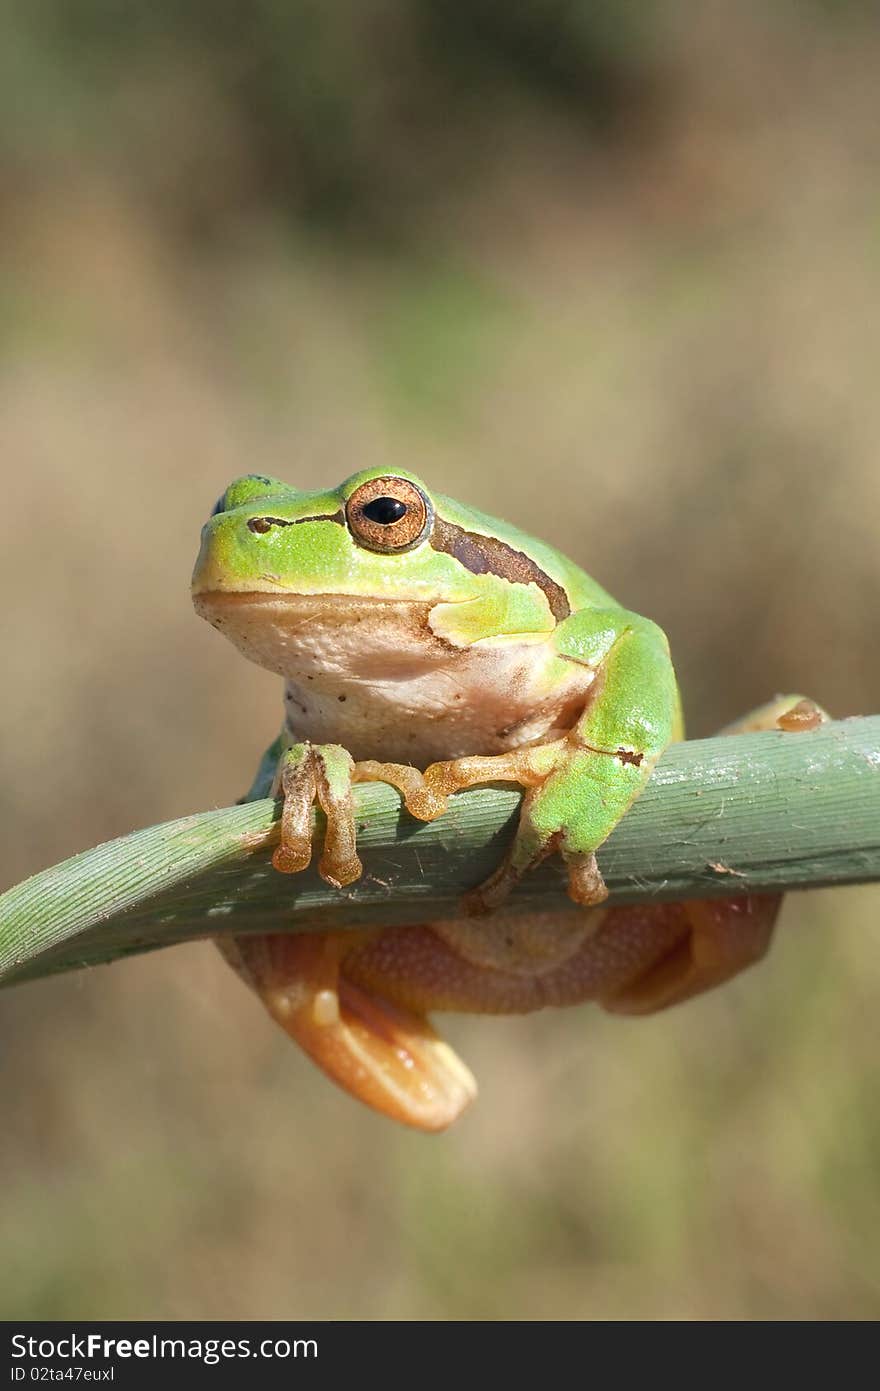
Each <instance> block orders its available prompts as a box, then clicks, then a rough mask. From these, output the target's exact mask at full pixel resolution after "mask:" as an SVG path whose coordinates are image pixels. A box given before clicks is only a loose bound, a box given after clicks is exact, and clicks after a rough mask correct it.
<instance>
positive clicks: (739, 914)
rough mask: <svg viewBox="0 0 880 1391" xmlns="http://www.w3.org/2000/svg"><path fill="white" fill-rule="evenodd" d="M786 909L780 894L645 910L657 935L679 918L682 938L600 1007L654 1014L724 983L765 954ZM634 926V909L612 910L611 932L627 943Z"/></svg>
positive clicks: (604, 999)
mask: <svg viewBox="0 0 880 1391" xmlns="http://www.w3.org/2000/svg"><path fill="white" fill-rule="evenodd" d="M781 906H782V896H781V895H779V894H775V895H772V896H771V895H766V896H765V895H762V896H760V897H759V896H757V895H751V896H743V897H742V898H733V899H731V898H727V899H713V900H700V901H696V900H695V901H692V902H689V903H677V904H669V905H659V906H658V907H656V908H650V909H644V910H643V914H644V915H647V914H648V913H650V914H652V915H653V922H652V923H651V930H652V931H653V932H660V931H663V932H668V930H669V928H670V926H671V925H672V922H673V920H674V919H677V920H678V923H679V924H680V931H679V934H678V936H677V939H676V940H674V941H673V943H672V945H671V946H670V947H669V948H668V950H667V951H666V952H665V954H664V955H662V956H660V957H659V959H657V960H654V961H651V962H650V964H649V965H648V966H647V967H646V968H644V969H642V970H641V971H639V972H638V973H637V974H635V975H633V977H632V978H631V979H629V980H627V981H623V982H621V983H619V984H617V985H615V986H614V987H612V989H611V990H610V991H609V992H608V993H607V994H604V995H601V996H600V997H599V1003H600V1004H601V1005H602V1006H603V1008H604V1009H607V1010H609V1011H610V1012H611V1013H612V1014H653V1013H654V1012H655V1011H656V1010H660V1009H666V1007H667V1006H668V1005H677V1004H679V1003H680V1002H682V1001H684V1000H689V999H690V998H691V997H692V996H694V995H701V994H702V993H703V991H705V990H712V989H714V987H715V986H716V985H722V984H723V983H724V982H725V981H726V980H730V979H731V977H732V976H735V975H738V974H739V972H740V971H744V970H745V969H746V967H747V966H751V965H753V964H754V963H755V962H756V961H760V959H761V957H762V956H764V955H765V954H766V952H767V950H768V948H769V946H770V940H771V938H772V936H773V928H774V927H775V925H776V919H777V917H778V915H779V909H780V907H781ZM639 926H641V924H640V925H639ZM632 927H633V916H632V910H630V909H626V908H614V909H611V910H609V912H608V916H607V919H606V931H608V932H611V933H614V934H615V936H616V937H617V938H618V939H623V940H625V939H626V937H627V934H628V933H629V931H630V930H631V928H632Z"/></svg>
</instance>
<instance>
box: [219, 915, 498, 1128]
mask: <svg viewBox="0 0 880 1391" xmlns="http://www.w3.org/2000/svg"><path fill="white" fill-rule="evenodd" d="M404 930H405V929H404ZM363 935H366V934H363ZM370 935H373V934H370ZM359 936H361V934H358V933H356V932H336V933H333V932H326V933H276V934H272V935H269V936H260V937H239V938H234V939H225V940H221V941H219V942H218V946H219V947H220V950H221V951H222V952H223V955H224V956H225V957H226V959H227V961H228V962H229V963H230V965H232V966H233V967H234V968H235V969H236V970H237V971H238V972H239V974H240V975H242V976H243V977H244V979H245V980H246V981H247V983H248V984H249V985H250V986H252V988H253V989H254V990H255V991H256V993H257V995H259V997H260V999H261V1000H262V1001H263V1004H264V1005H265V1006H266V1009H267V1010H268V1012H269V1014H270V1015H271V1016H272V1018H273V1019H274V1020H275V1021H276V1022H277V1023H278V1024H280V1025H281V1027H282V1029H284V1031H285V1032H286V1033H287V1034H289V1035H290V1037H291V1038H292V1039H294V1041H295V1042H296V1043H298V1044H299V1045H300V1047H301V1048H303V1049H304V1050H305V1052H306V1053H308V1055H309V1057H310V1058H312V1060H313V1061H314V1062H316V1063H317V1064H318V1066H319V1067H320V1068H322V1069H323V1071H324V1072H325V1073H326V1074H327V1075H328V1076H329V1077H330V1078H331V1079H332V1080H333V1081H334V1082H336V1083H337V1084H338V1085H339V1086H340V1087H343V1088H344V1089H345V1090H346V1091H347V1092H349V1093H350V1094H351V1095H352V1096H355V1097H357V1099H358V1100H359V1101H363V1102H364V1103H365V1104H366V1105H367V1106H371V1107H372V1108H373V1110H375V1111H379V1112H381V1113H382V1114H383V1115H386V1116H389V1117H391V1119H393V1120H397V1121H402V1122H403V1123H404V1124H405V1125H411V1126H414V1127H416V1128H417V1129H419V1130H443V1129H445V1128H446V1126H448V1125H450V1124H451V1123H452V1121H454V1120H455V1119H456V1118H457V1117H458V1116H459V1115H460V1114H461V1112H462V1111H463V1110H464V1109H465V1107H466V1106H468V1105H469V1103H470V1102H471V1101H473V1099H474V1097H475V1096H476V1093H477V1085H476V1082H475V1081H474V1078H473V1077H472V1075H471V1073H470V1072H469V1071H468V1069H467V1068H466V1067H465V1065H464V1063H463V1062H461V1060H460V1059H459V1058H458V1057H457V1056H456V1054H455V1053H454V1052H453V1051H452V1049H451V1048H450V1047H449V1045H448V1044H446V1043H444V1042H443V1040H442V1039H440V1038H438V1037H437V1035H436V1034H435V1033H434V1031H433V1029H432V1028H431V1026H430V1024H428V1022H427V1020H426V1019H425V1018H424V1016H423V1015H422V1014H420V1013H418V1012H416V1011H414V1010H411V1009H407V1008H404V1007H402V1006H400V1005H397V1004H393V1003H391V1002H390V1001H389V1000H386V999H385V998H383V997H382V996H381V995H380V994H378V993H374V992H373V991H367V990H365V989H364V988H363V987H361V986H360V985H358V984H356V983H355V982H354V981H351V980H349V979H347V978H346V976H345V973H344V970H343V969H342V967H343V962H344V958H345V955H346V953H347V952H349V951H350V950H351V949H352V947H353V946H354V945H355V944H356V943H357V941H358V939H359Z"/></svg>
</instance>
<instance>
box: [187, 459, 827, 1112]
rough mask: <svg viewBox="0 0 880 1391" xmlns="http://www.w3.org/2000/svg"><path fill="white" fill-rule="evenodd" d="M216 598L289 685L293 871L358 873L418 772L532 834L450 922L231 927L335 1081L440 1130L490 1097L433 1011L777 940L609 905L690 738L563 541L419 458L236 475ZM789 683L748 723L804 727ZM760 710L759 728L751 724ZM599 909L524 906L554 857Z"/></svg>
mask: <svg viewBox="0 0 880 1391" xmlns="http://www.w3.org/2000/svg"><path fill="white" fill-rule="evenodd" d="M192 591H193V600H194V603H195V607H196V609H197V611H198V612H199V613H200V614H201V615H202V616H203V617H204V618H206V619H208V621H209V622H211V623H212V624H213V625H214V626H215V627H216V628H218V629H219V630H220V632H222V633H223V634H224V635H225V636H226V637H228V638H229V639H230V640H231V641H232V642H233V643H234V644H235V645H236V647H238V649H239V650H240V651H241V652H242V653H244V655H245V656H246V657H248V658H250V660H251V661H253V662H256V663H258V664H259V665H260V666H262V667H266V668H268V669H269V670H270V671H274V672H277V673H278V675H280V676H282V677H283V678H284V706H285V719H284V725H283V729H282V733H281V736H280V739H279V740H277V741H276V743H275V745H273V746H272V748H271V749H270V751H269V754H268V755H267V757H266V758H265V759H264V764H263V767H264V769H265V768H266V767H268V768H269V769H270V776H271V779H272V781H271V786H267V785H266V784H265V781H264V782H263V783H262V785H261V784H260V779H259V777H258V781H257V783H255V785H254V788H252V789H251V793H250V794H249V795H250V796H254V795H263V796H265V795H267V794H268V793H269V792H270V791H271V792H272V793H273V794H274V795H280V796H281V797H283V812H282V818H281V830H280V843H279V845H278V847H277V849H276V850H275V853H274V858H273V863H274V865H275V867H276V869H278V870H279V871H282V872H284V873H295V872H296V871H298V870H301V869H303V868H304V867H305V866H306V865H308V863H309V861H310V859H311V854H312V845H311V840H312V808H313V805H314V804H315V803H317V804H318V805H319V806H320V808H321V809H322V811H323V812H324V814H325V817H326V832H325V838H324V844H323V853H322V855H321V859H320V865H319V868H320V873H321V874H322V875H323V877H324V879H325V880H327V882H328V883H330V884H332V885H334V886H337V887H341V886H343V885H346V884H350V883H352V882H353V881H355V880H356V879H357V878H358V877H359V876H360V874H361V872H362V867H361V862H360V859H359V858H358V854H357V847H356V843H355V841H356V832H355V821H354V813H353V799H352V785H353V784H354V783H358V782H370V781H381V782H386V783H390V784H392V785H393V786H394V787H396V788H397V789H399V791H400V794H401V796H402V797H403V799H404V802H405V805H406V808H407V810H408V811H409V812H410V813H411V814H412V815H413V816H415V817H418V818H420V819H421V820H425V821H429V820H432V819H433V818H434V817H437V816H440V815H442V813H443V810H444V808H445V806H446V803H447V798H448V797H449V796H450V795H451V794H452V793H454V792H456V791H457V790H458V789H460V788H465V787H471V786H473V785H474V784H479V783H489V782H499V781H504V782H512V783H515V784H519V785H521V786H522V787H523V788H524V789H525V792H524V798H523V803H522V811H521V816H520V821H519V828H518V830H517V832H516V835H515V837H514V840H513V843H512V845H511V847H510V849H509V851H508V853H507V854H506V855H505V857H504V859H503V861H502V863H501V864H500V865H499V866H498V868H497V870H496V871H495V873H494V874H493V875H492V876H491V877H490V879H489V880H488V881H487V882H486V883H484V884H482V885H481V886H480V887H478V888H477V889H475V890H474V891H473V892H472V893H471V894H470V895H469V897H468V900H467V901H466V902H465V904H463V906H462V911H461V913H460V914H459V915H458V916H456V918H455V919H452V920H444V921H439V922H433V923H431V924H430V925H413V926H411V927H393V928H379V929H371V930H368V931H344V932H338V931H337V932H323V933H322V932H318V933H308V934H292V933H290V934H285V933H282V932H279V933H276V934H270V935H266V936H248V937H240V938H235V939H226V941H225V942H224V943H222V944H221V949H222V950H224V952H225V954H226V956H227V959H229V960H230V962H231V964H233V965H234V966H235V967H236V969H237V970H238V971H239V973H240V974H241V975H242V976H243V978H244V979H245V980H246V981H247V982H248V983H249V984H250V985H251V986H252V987H253V988H254V989H255V991H256V992H257V994H258V995H259V996H260V997H261V998H262V1000H263V1002H264V1003H265V1005H266V1007H267V1008H268V1010H269V1013H270V1014H271V1015H272V1017H273V1018H274V1019H275V1020H277V1022H278V1023H279V1024H280V1025H281V1026H282V1027H283V1028H284V1029H285V1030H286V1031H287V1033H288V1034H289V1035H290V1036H291V1037H292V1038H294V1039H295V1040H296V1041H297V1042H298V1043H299V1044H300V1045H301V1046H302V1047H303V1048H304V1049H305V1050H306V1052H307V1053H309V1054H310V1055H311V1057H312V1058H313V1059H314V1060H315V1061H316V1062H317V1063H318V1064H319V1066H320V1067H322V1068H323V1069H324V1070H325V1072H326V1073H327V1074H329V1076H330V1077H331V1078H333V1080H334V1081H336V1082H337V1083H339V1084H340V1085H341V1086H342V1087H344V1088H346V1089H347V1090H348V1091H349V1092H351V1093H352V1094H353V1095H355V1096H357V1097H358V1098H360V1099H361V1100H362V1101H364V1102H366V1103H367V1104H368V1105H370V1106H372V1107H374V1108H375V1109H376V1110H377V1111H380V1112H383V1113H384V1114H386V1115H388V1116H391V1117H393V1118H395V1119H397V1120H399V1121H403V1122H405V1123H407V1124H410V1125H413V1126H416V1127H419V1128H421V1129H424V1130H440V1129H442V1128H444V1127H445V1126H447V1125H448V1124H449V1123H450V1122H451V1121H453V1120H454V1119H455V1118H456V1117H457V1116H458V1115H459V1114H460V1113H461V1111H462V1110H463V1109H464V1108H465V1107H466V1106H467V1105H468V1103H469V1102H470V1101H471V1100H472V1099H473V1097H474V1095H475V1092H476V1085H475V1082H474V1080H473V1077H472V1076H471V1074H470V1072H469V1071H468V1069H467V1068H466V1067H465V1065H464V1064H463V1063H462V1062H461V1061H460V1059H459V1058H458V1057H457V1056H456V1055H455V1054H454V1053H453V1051H452V1050H451V1048H449V1046H448V1045H447V1044H446V1043H444V1042H443V1041H442V1040H441V1039H440V1038H439V1037H438V1036H437V1035H436V1034H435V1033H434V1031H433V1029H432V1028H431V1026H430V1025H429V1024H428V1022H427V1019H426V1014H427V1012H428V1011H431V1010H460V1011H473V1012H485V1013H525V1012H527V1011H530V1010H535V1009H540V1008H541V1007H543V1006H545V1005H570V1004H576V1003H578V1002H580V1001H585V1000H596V1001H598V1002H599V1003H600V1004H602V1005H603V1006H604V1007H605V1008H606V1009H609V1010H613V1011H619V1012H622V1013H636V1014H638V1013H646V1012H650V1011H652V1010H656V1009H660V1008H662V1007H664V1006H666V1005H670V1004H674V1003H675V1002H676V1001H679V1000H683V999H685V998H687V997H688V996H691V995H695V994H697V993H699V992H700V991H703V990H706V989H708V988H710V987H711V986H714V985H717V984H719V983H721V982H722V981H724V980H726V979H728V978H729V977H730V976H732V975H734V974H735V973H736V972H737V971H739V970H741V969H742V968H743V967H745V966H747V965H749V963H750V962H752V961H754V960H756V959H757V958H758V957H760V956H761V955H762V954H763V953H764V951H765V950H766V948H767V945H768V942H769V938H770V934H771V932H772V930H773V924H774V920H775V917H776V912H777V909H778V900H777V899H775V898H774V899H770V898H754V897H751V898H746V897H743V898H739V899H733V900H725V901H718V902H699V903H681V904H662V905H655V906H651V907H644V906H642V907H630V908H625V907H618V908H603V907H602V906H601V905H602V902H603V900H604V898H605V897H606V890H605V886H604V884H603V881H602V876H601V873H600V871H599V868H598V865H597V862H596V850H597V849H598V848H599V847H600V846H601V845H602V843H603V841H604V840H605V839H606V837H607V836H608V835H609V833H610V832H611V831H612V830H613V828H614V826H615V825H616V824H617V822H618V821H619V820H620V818H621V817H622V816H623V815H624V813H625V812H626V810H627V808H628V807H629V806H630V805H631V803H632V801H633V799H634V798H635V797H637V796H638V794H639V792H640V791H641V790H642V788H643V787H644V786H645V783H646V782H647V780H648V778H649V777H650V775H651V771H652V769H653V767H654V765H655V763H656V761H657V759H658V758H659V756H660V754H661V753H662V751H663V749H664V748H665V747H666V745H667V744H668V743H670V741H672V740H675V739H679V738H681V737H683V734H682V722H681V710H680V703H679V695H678V689H677V685H676V680H675V675H674V672H673V667H672V662H671V660H670V655H669V646H668V643H667V640H666V637H665V635H664V634H663V632H662V631H661V630H660V629H659V628H658V627H657V626H656V624H654V623H652V622H651V621H650V620H648V619H646V618H642V617H640V616H639V615H638V614H635V613H631V612H629V611H628V610H626V609H624V608H621V607H620V605H619V604H617V603H616V602H615V601H614V600H613V599H612V598H611V596H610V595H609V594H607V593H606V592H605V590H603V589H602V588H600V586H599V585H598V584H597V583H596V582H595V581H594V580H592V579H590V577H589V576H588V575H587V574H585V573H584V572H583V571H582V570H581V569H579V568H578V566H577V565H575V564H573V563H572V562H571V561H570V560H567V559H566V558H565V557H564V556H562V555H560V554H559V553H558V552H557V551H556V550H554V549H553V547H552V546H549V545H546V544H545V543H544V542H542V541H538V540H535V539H534V538H532V537H530V536H527V535H525V534H524V533H523V532H521V531H518V530H516V529H515V528H514V527H512V526H507V525H506V524H505V523H503V522H500V521H496V520H495V519H493V518H491V517H488V516H485V515H483V514H482V513H480V512H477V511H474V510H472V509H471V508H469V507H466V506H463V505H462V504H460V503H458V502H454V501H453V500H452V499H450V498H446V497H442V496H440V495H439V494H436V493H432V492H430V491H429V490H428V488H427V487H426V486H425V484H424V483H423V482H422V481H421V480H420V479H418V478H417V477H415V476H414V475H413V474H410V473H394V474H392V473H388V472H386V471H383V470H381V469H367V470H364V471H362V472H360V473H356V474H355V475H354V476H353V477H351V478H349V479H348V480H347V481H346V482H345V483H343V484H342V485H341V486H340V487H338V488H335V489H331V490H330V491H327V492H301V491H299V490H297V489H295V488H292V487H289V486H288V485H287V484H285V483H282V482H280V481H279V480H278V479H275V478H265V477H260V476H255V475H249V476H247V477H244V478H239V479H237V480H236V481H235V482H233V483H231V484H230V486H229V487H228V488H227V489H226V491H225V493H224V494H223V496H222V497H221V498H220V500H219V501H218V503H217V505H216V507H215V508H214V512H213V514H212V516H211V518H210V520H209V521H208V522H207V523H206V524H205V526H204V528H203V530H202V542H201V549H200V551H199V556H198V559H197V561H196V566H195V572H194V575H193V584H192ZM798 702H799V698H798V697H787V698H783V699H781V700H779V701H777V702H775V703H774V704H773V705H772V706H768V707H765V708H764V709H763V710H762V711H759V712H756V714H755V715H754V716H752V717H750V719H749V720H748V722H747V726H748V727H749V728H758V727H769V726H772V725H774V724H777V723H779V724H780V725H782V726H783V727H786V724H787V727H790V728H797V727H810V726H811V725H812V724H813V723H815V721H816V720H817V719H818V718H820V714H818V713H816V712H817V707H813V706H811V705H810V704H809V703H808V702H800V704H799V703H798ZM743 727H745V724H744V726H743ZM551 853H556V854H558V855H560V856H561V857H562V860H563V862H564V865H565V868H566V871H567V877H568V892H569V894H570V896H571V897H572V898H573V899H574V900H575V902H576V903H578V904H580V905H582V906H583V910H584V911H583V912H582V913H580V914H572V913H570V912H565V911H562V912H556V913H554V912H553V911H550V910H548V911H545V912H541V913H536V914H531V915H528V916H523V915H521V914H513V913H512V912H510V911H505V909H504V907H503V903H504V899H505V896H506V895H507V893H508V891H509V890H510V888H511V887H512V886H513V885H514V884H515V883H516V881H517V880H518V879H519V878H520V876H521V875H523V874H524V873H526V872H527V871H528V870H529V869H531V868H532V867H533V866H534V865H537V864H538V863H539V862H540V861H541V860H542V859H543V858H544V857H545V856H546V855H548V854H551Z"/></svg>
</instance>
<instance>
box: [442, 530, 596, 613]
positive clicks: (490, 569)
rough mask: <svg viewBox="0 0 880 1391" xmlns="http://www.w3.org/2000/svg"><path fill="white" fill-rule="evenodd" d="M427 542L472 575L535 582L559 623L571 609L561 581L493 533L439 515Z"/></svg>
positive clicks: (512, 582) (514, 582)
mask: <svg viewBox="0 0 880 1391" xmlns="http://www.w3.org/2000/svg"><path fill="white" fill-rule="evenodd" d="M431 545H432V546H433V548H434V550H435V551H445V552H446V553H447V555H453V556H455V559H456V560H457V561H458V562H459V564H460V565H463V566H464V567H465V569H466V570H470V571H471V573H472V574H474V575H500V576H501V578H502V579H505V580H510V582H511V584H536V585H537V586H538V587H539V589H541V590H543V592H544V594H545V596H546V599H547V603H548V604H549V605H550V612H551V613H552V614H553V617H554V618H555V619H556V622H557V623H561V622H562V620H563V619H564V618H568V615H569V614H570V613H571V605H570V604H569V602H568V596H567V595H566V593H565V590H564V589H563V588H562V585H561V584H557V583H556V581H555V580H551V578H550V576H549V575H547V574H545V573H544V571H543V570H542V569H541V567H540V565H536V564H535V562H534V561H533V560H530V559H529V557H528V556H527V555H523V553H522V551H515V550H514V549H513V546H508V545H507V544H506V542H504V541H499V540H497V539H496V538H495V537H494V536H480V535H479V533H478V532H475V531H465V529H464V527H460V526H456V525H455V523H454V522H445V521H444V520H443V518H442V517H436V518H435V519H434V529H433V531H432V533H431Z"/></svg>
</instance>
